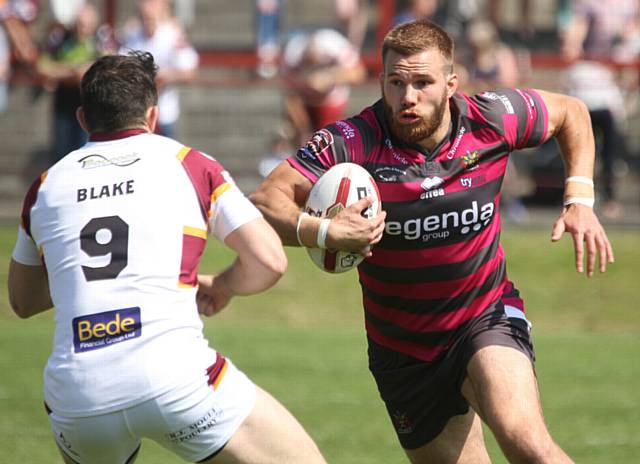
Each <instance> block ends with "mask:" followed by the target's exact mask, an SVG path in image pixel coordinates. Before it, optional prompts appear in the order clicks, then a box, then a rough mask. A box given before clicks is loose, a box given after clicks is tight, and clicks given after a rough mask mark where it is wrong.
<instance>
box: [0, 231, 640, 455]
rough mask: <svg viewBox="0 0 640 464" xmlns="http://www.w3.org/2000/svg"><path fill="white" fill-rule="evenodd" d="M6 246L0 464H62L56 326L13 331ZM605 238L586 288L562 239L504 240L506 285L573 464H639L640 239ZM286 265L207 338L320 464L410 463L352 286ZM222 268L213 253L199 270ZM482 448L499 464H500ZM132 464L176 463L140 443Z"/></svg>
mask: <svg viewBox="0 0 640 464" xmlns="http://www.w3.org/2000/svg"><path fill="white" fill-rule="evenodd" d="M14 236H15V233H14V230H13V229H11V228H0V280H2V286H1V287H0V462H3V463H4V462H16V463H18V462H19V463H22V462H25V463H26V462H38V463H45V464H46V463H54V462H60V460H59V458H58V457H57V454H56V451H55V448H54V444H53V440H52V439H51V438H50V432H49V428H48V422H47V419H46V415H45V414H44V411H43V407H42V378H41V376H42V368H43V366H44V364H45V362H46V358H47V355H48V352H49V350H50V346H51V338H52V332H53V322H52V316H51V314H43V315H39V316H36V317H35V318H32V319H30V320H28V321H22V320H18V319H17V318H16V317H15V316H13V315H12V314H11V313H10V310H9V308H8V305H7V301H6V285H5V284H4V282H6V269H7V263H8V260H9V256H10V252H11V248H12V246H13V240H14ZM610 236H611V239H612V241H613V243H614V247H615V248H616V258H617V259H616V263H615V264H614V265H613V266H611V267H610V268H609V270H608V271H607V273H606V274H604V275H597V276H596V277H594V278H593V279H587V278H585V277H584V276H581V275H577V274H576V273H575V271H574V270H573V258H572V254H573V251H572V247H571V244H570V241H569V239H568V238H565V239H564V240H563V241H562V242H561V243H559V244H554V245H551V244H550V243H549V242H548V231H546V230H544V231H543V230H533V231H531V230H526V231H525V230H519V229H518V230H516V229H507V230H506V231H505V232H504V243H505V248H506V254H507V257H508V270H509V274H510V276H511V278H512V279H513V280H514V281H515V282H516V283H517V285H518V287H519V288H520V289H521V291H522V293H523V295H524V297H525V299H526V302H527V308H528V314H529V317H530V318H531V319H532V320H533V323H534V341H535V344H536V353H537V357H538V363H537V372H538V377H539V383H540V389H541V394H542V398H543V406H544V409H545V416H546V419H547V422H548V423H549V426H550V428H551V430H552V433H553V434H554V437H555V438H556V439H557V441H558V442H560V444H561V445H562V446H563V447H564V448H565V449H566V450H567V451H568V452H569V453H570V454H571V456H572V457H574V459H575V460H576V461H577V462H580V463H593V464H596V463H618V462H621V463H623V462H624V463H627V462H635V460H637V458H638V456H640V406H639V404H640V401H639V400H640V393H639V392H640V362H639V361H638V356H639V355H640V311H638V308H639V307H640V306H639V304H638V300H639V299H640V292H639V291H638V285H637V284H636V282H635V279H636V278H637V276H638V269H639V264H640V246H639V245H640V234H639V233H638V232H637V231H616V232H613V233H611V234H610ZM288 255H289V260H290V265H289V270H288V272H287V274H286V275H285V276H284V278H283V279H282V280H281V282H279V283H278V285H277V286H276V287H275V288H274V289H272V290H270V291H269V292H267V293H266V294H264V295H260V296H254V297H245V298H237V299H235V300H234V301H233V302H232V305H231V306H230V307H229V308H227V309H225V311H224V312H223V313H221V314H220V315H218V316H216V317H214V318H211V319H207V320H206V323H205V331H206V336H207V338H208V339H209V340H210V341H211V343H212V345H214V346H215V347H216V348H218V349H219V350H220V351H221V352H222V353H223V354H225V355H227V356H229V357H230V358H232V359H233V360H234V362H235V363H236V364H237V365H238V366H239V367H240V368H241V369H243V370H244V371H245V372H246V373H247V374H248V375H249V376H250V377H251V378H252V379H253V380H254V381H256V383H258V384H260V385H261V386H263V387H264V388H266V389H267V390H269V391H271V392H272V393H273V394H274V395H275V396H276V397H277V398H279V399H280V400H281V401H282V402H283V403H284V404H285V405H286V406H287V407H288V408H289V409H291V410H292V411H293V413H294V414H295V415H296V416H297V417H298V418H299V419H300V421H301V422H302V423H303V424H304V426H305V427H306V428H307V430H308V431H309V433H310V434H311V435H312V436H313V437H314V438H315V440H316V441H317V442H318V444H319V446H320V448H321V449H322V451H323V452H324V454H325V456H326V457H327V459H328V460H329V462H331V463H354V464H355V463H368V464H370V463H385V464H387V463H402V462H405V459H404V457H403V453H402V451H401V450H400V448H399V447H398V446H397V444H396V439H395V436H394V433H393V431H392V428H391V425H390V423H389V420H388V419H387V416H386V413H385V411H384V408H383V406H382V403H381V402H380V400H379V398H378V395H377V391H376V388H375V385H374V383H373V380H372V379H371V377H370V375H369V373H368V371H367V368H366V349H365V335H364V329H363V327H362V309H361V305H360V294H359V291H358V288H357V275H356V273H349V274H345V275H341V276H333V275H328V274H324V273H322V272H320V271H319V270H317V269H315V268H314V267H312V266H311V265H309V261H308V259H307V257H306V255H305V253H304V251H303V250H298V249H290V250H288ZM230 259H231V256H230V255H229V254H228V253H227V252H226V251H225V250H224V249H222V248H220V247H219V246H211V247H210V248H209V249H208V251H207V254H206V256H205V259H204V261H203V264H202V269H203V270H204V269H215V268H219V267H220V266H222V265H224V264H226V263H228V262H229V260H230ZM214 263H215V264H214ZM487 441H488V443H489V447H490V451H491V454H492V457H493V458H494V462H496V463H502V462H505V460H504V458H502V457H501V455H500V453H499V451H498V449H497V447H496V445H495V442H494V441H493V439H492V438H491V437H490V436H488V437H487ZM137 462H140V463H143V464H145V463H147V464H155V463H174V462H175V463H177V462H180V461H179V460H178V459H176V458H174V457H172V456H171V455H170V454H169V453H167V452H166V451H164V450H163V449H161V448H160V447H158V446H157V445H155V444H153V443H151V442H145V443H144V445H143V448H142V453H141V455H140V458H139V459H138V461H137Z"/></svg>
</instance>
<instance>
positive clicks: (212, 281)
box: [196, 274, 233, 316]
mask: <svg viewBox="0 0 640 464" xmlns="http://www.w3.org/2000/svg"><path fill="white" fill-rule="evenodd" d="M232 296H233V295H232V293H231V292H230V290H229V289H228V287H227V286H226V284H225V283H224V281H223V279H221V278H220V274H218V275H216V276H213V275H202V274H198V292H197V293H196V304H197V305H198V313H200V314H202V315H204V316H213V315H214V314H217V313H219V312H220V311H222V309H223V308H224V307H225V306H227V305H228V304H229V301H230V300H231V298H232Z"/></svg>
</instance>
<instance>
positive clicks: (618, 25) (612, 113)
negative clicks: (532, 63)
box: [560, 0, 640, 218]
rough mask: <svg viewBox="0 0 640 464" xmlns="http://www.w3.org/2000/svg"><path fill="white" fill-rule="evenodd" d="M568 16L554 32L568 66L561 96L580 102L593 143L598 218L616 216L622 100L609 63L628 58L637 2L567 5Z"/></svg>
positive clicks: (574, 1) (593, 0)
mask: <svg viewBox="0 0 640 464" xmlns="http://www.w3.org/2000/svg"><path fill="white" fill-rule="evenodd" d="M569 8H570V12H571V16H570V18H569V20H568V22H567V24H566V28H565V29H563V30H561V31H560V37H561V40H562V53H563V55H564V58H565V59H566V61H567V62H569V63H571V65H570V66H569V67H568V68H567V70H566V72H565V73H564V76H563V80H562V81H563V83H564V86H565V88H564V89H563V90H564V91H565V92H567V93H569V94H571V95H573V96H576V97H578V98H580V99H581V100H582V101H584V102H585V103H586V104H587V106H588V108H589V113H590V115H591V122H592V125H593V130H594V133H595V134H596V135H597V136H598V139H599V142H600V143H599V146H600V150H599V154H600V158H601V160H602V162H601V165H600V173H601V176H602V179H601V180H602V182H601V184H602V185H603V189H602V191H600V192H599V194H600V196H601V199H602V214H603V216H605V217H607V218H618V217H620V216H621V215H622V213H623V210H622V205H621V204H620V203H619V202H618V201H617V191H616V185H615V180H616V179H615V171H614V168H615V165H616V162H617V160H618V158H619V156H620V153H621V152H623V150H624V141H623V139H622V135H621V127H622V125H623V124H624V122H625V119H626V111H625V105H624V95H623V92H622V89H621V87H620V85H619V83H618V80H617V77H616V74H615V72H614V70H613V69H612V68H611V67H610V66H609V65H608V63H609V62H610V61H611V60H614V61H616V60H617V61H620V60H621V59H629V58H630V57H633V53H631V54H630V53H629V52H628V51H627V50H628V46H629V40H628V39H630V38H631V37H632V35H629V31H630V30H631V31H633V30H637V24H638V23H637V22H638V16H639V14H640V13H639V6H638V1H637V0H615V1H613V0H571V1H569Z"/></svg>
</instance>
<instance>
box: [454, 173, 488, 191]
mask: <svg viewBox="0 0 640 464" xmlns="http://www.w3.org/2000/svg"><path fill="white" fill-rule="evenodd" d="M485 181H486V178H485V176H483V175H480V176H475V177H463V178H461V179H460V185H462V186H463V187H464V188H471V187H472V186H473V185H474V184H475V185H476V186H477V185H478V184H480V185H482V184H484V183H485Z"/></svg>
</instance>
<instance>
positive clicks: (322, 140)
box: [305, 129, 333, 155]
mask: <svg viewBox="0 0 640 464" xmlns="http://www.w3.org/2000/svg"><path fill="white" fill-rule="evenodd" d="M332 144H333V134H332V133H331V132H329V131H328V130H327V129H320V130H319V131H317V132H316V133H315V134H313V137H311V140H309V141H308V142H307V145H306V146H305V148H306V149H307V150H309V151H310V152H311V153H313V154H314V155H319V154H320V153H322V152H323V151H325V150H326V149H327V148H328V147H329V146H331V145H332Z"/></svg>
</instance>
